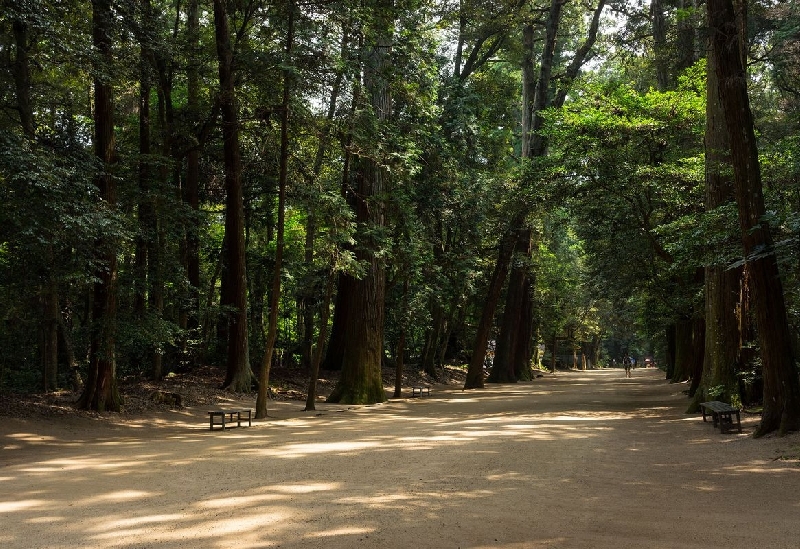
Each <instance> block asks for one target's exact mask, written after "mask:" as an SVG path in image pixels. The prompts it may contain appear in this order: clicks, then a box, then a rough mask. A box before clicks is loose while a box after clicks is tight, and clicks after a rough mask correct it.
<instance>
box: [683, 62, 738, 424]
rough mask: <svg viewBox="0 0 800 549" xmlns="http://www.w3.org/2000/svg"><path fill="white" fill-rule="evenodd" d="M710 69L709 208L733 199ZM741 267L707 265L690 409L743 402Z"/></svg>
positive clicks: (725, 140) (726, 148)
mask: <svg viewBox="0 0 800 549" xmlns="http://www.w3.org/2000/svg"><path fill="white" fill-rule="evenodd" d="M707 63H708V65H707V66H708V70H707V75H706V82H707V86H706V131H705V149H706V169H705V172H706V173H705V182H706V192H705V208H706V211H713V210H714V209H716V208H718V207H720V206H723V205H725V204H727V203H728V202H733V201H734V200H735V199H736V197H735V196H734V188H733V178H732V176H730V175H729V173H728V172H729V171H730V170H729V168H728V167H729V166H730V162H731V158H730V141H729V139H728V128H727V127H726V125H725V113H724V112H723V110H722V105H721V104H720V102H719V85H718V83H717V73H716V62H715V60H714V56H713V55H709V56H708V60H707ZM741 277H742V269H741V268H730V267H727V266H726V265H708V266H707V267H706V268H705V317H706V338H705V357H704V360H703V382H702V384H701V385H700V387H699V391H698V392H697V393H696V394H695V398H694V400H693V402H692V403H691V404H690V405H689V409H688V410H687V412H689V413H695V412H697V411H698V410H699V408H700V403H701V402H704V401H707V400H722V401H724V402H728V403H731V404H733V405H736V406H738V405H740V404H741V398H740V395H739V384H738V381H737V379H736V366H737V364H738V360H739V350H740V348H741V336H740V333H739V323H738V319H737V318H736V314H735V311H736V310H738V309H739V295H740V294H739V285H740V281H741Z"/></svg>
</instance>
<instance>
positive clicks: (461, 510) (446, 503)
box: [0, 369, 800, 549]
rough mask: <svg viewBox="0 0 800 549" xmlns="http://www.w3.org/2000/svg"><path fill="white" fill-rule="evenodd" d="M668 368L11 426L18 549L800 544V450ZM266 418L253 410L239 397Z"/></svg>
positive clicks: (6, 467)
mask: <svg viewBox="0 0 800 549" xmlns="http://www.w3.org/2000/svg"><path fill="white" fill-rule="evenodd" d="M685 388H686V386H685V385H670V384H668V383H666V382H665V381H663V380H662V373H661V372H660V371H657V370H642V369H638V370H635V371H634V373H633V378H631V379H625V378H624V373H623V372H622V370H606V371H592V372H565V373H558V374H556V375H553V376H551V375H546V376H545V377H543V378H540V379H537V380H535V381H533V382H530V383H520V384H516V385H501V386H489V387H488V388H487V389H486V390H481V391H468V392H463V391H461V390H459V389H454V388H453V387H452V386H450V387H435V386H434V388H433V390H432V394H431V396H430V397H425V398H415V399H403V400H393V401H390V402H388V403H386V404H382V405H377V406H366V407H346V406H340V405H326V404H320V405H319V407H318V410H317V411H316V412H315V413H314V412H311V413H303V412H301V411H300V410H301V409H302V403H300V402H280V403H274V404H273V405H272V407H271V409H270V413H271V414H272V416H274V417H271V418H269V419H268V420H265V421H258V422H254V425H253V426H252V427H250V428H241V429H231V430H226V431H225V432H220V431H215V432H210V431H209V428H208V421H207V414H206V412H207V409H205V408H204V409H199V408H196V409H185V410H182V411H179V412H178V411H176V412H169V413H163V412H161V413H158V414H157V416H156V420H155V422H154V423H153V422H150V423H146V422H144V421H141V420H130V419H129V420H125V421H114V420H109V419H101V420H98V419H90V418H80V417H72V418H57V419H54V420H44V419H37V420H27V421H26V420H16V419H9V418H0V419H2V420H3V421H2V425H1V426H0V446H1V447H2V452H1V453H0V547H3V548H5V549H12V548H23V547H24V548H35V547H43V548H79V547H80V548H91V549H99V548H107V547H108V548H110V547H119V548H150V547H153V548H156V547H157V548H167V549H173V548H222V549H228V548H237V549H246V548H261V547H285V548H314V547H325V548H340V547H341V548H351V547H365V548H366V547H382V548H405V547H417V548H424V547H436V548H466V547H472V548H478V547H505V548H529V547H530V548H615V549H619V548H628V547H630V548H643V547H657V548H689V547H703V548H723V547H724V548H726V549H735V548H740V547H741V548H749V549H752V548H767V547H769V548H789V547H791V548H797V547H798V546H800V537H799V534H798V524H800V465H799V463H798V456H800V437H799V436H798V435H791V436H789V437H785V438H777V437H768V438H765V439H761V440H754V439H753V438H752V437H751V436H750V434H751V433H752V430H753V427H754V425H755V423H756V421H757V417H750V416H748V417H745V418H744V420H745V421H744V424H745V433H744V434H741V435H740V434H727V435H722V434H720V433H719V432H718V431H717V430H715V429H714V428H713V427H712V426H711V424H710V423H705V424H704V423H703V421H702V419H701V418H700V417H698V416H687V415H685V414H684V413H683V412H684V409H685V406H686V397H685V396H684V395H683V394H682V393H681V391H682V390H684V389H685ZM238 404H240V405H243V406H247V407H251V406H253V403H252V402H240V403H238Z"/></svg>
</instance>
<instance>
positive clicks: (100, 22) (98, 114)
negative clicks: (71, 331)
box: [78, 0, 121, 412]
mask: <svg viewBox="0 0 800 549" xmlns="http://www.w3.org/2000/svg"><path fill="white" fill-rule="evenodd" d="M112 21H113V13H112V7H111V1H110V0H93V1H92V43H93V45H94V47H95V49H96V51H97V53H98V66H96V67H95V69H94V70H95V77H94V103H95V117H94V137H95V144H94V148H95V154H96V156H97V158H98V160H99V162H100V166H101V172H100V173H98V174H97V176H96V178H95V182H96V185H97V189H98V198H99V199H100V200H102V202H103V205H104V206H105V207H107V208H109V209H110V210H112V211H113V209H114V207H115V206H116V203H117V197H116V187H115V184H114V179H113V177H112V176H111V173H110V170H111V166H112V163H113V162H114V122H113V112H114V109H113V104H112V97H113V95H112V93H113V92H112V88H111V84H110V82H109V76H108V73H109V69H110V67H111V66H112V64H113V62H114V58H113V53H112V48H111V35H112ZM109 213H111V211H109ZM115 248H116V246H115V245H114V243H112V242H110V241H108V240H107V239H106V240H100V241H98V242H96V243H95V249H96V250H97V251H98V254H99V259H100V263H101V267H100V268H99V269H98V271H97V272H96V273H95V280H96V281H95V283H94V287H93V293H92V327H91V338H90V344H89V368H88V372H87V373H88V375H87V381H86V385H85V386H84V391H83V394H82V395H81V397H80V399H79V400H78V407H80V408H83V409H87V410H96V411H98V412H104V411H112V412H119V410H120V406H121V398H120V395H119V391H118V389H117V374H116V359H115V345H116V337H115V334H116V321H117V253H116V250H115Z"/></svg>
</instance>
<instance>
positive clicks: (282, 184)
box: [256, 2, 295, 418]
mask: <svg viewBox="0 0 800 549" xmlns="http://www.w3.org/2000/svg"><path fill="white" fill-rule="evenodd" d="M288 9H289V15H288V23H287V24H288V28H287V31H286V49H285V55H286V58H285V60H284V63H285V64H286V68H285V69H284V71H283V100H282V102H281V153H280V161H279V164H280V167H279V173H278V230H277V234H276V236H275V266H274V267H273V272H272V291H271V292H270V301H269V322H268V326H267V342H266V348H265V350H264V360H263V361H262V362H261V368H260V369H259V372H258V397H257V398H256V418H265V417H267V397H268V392H267V389H268V388H269V371H270V366H271V365H272V354H273V352H274V349H275V340H276V338H277V333H278V306H279V304H280V299H281V269H283V248H284V226H285V224H286V222H285V218H286V212H285V210H286V181H287V179H288V170H289V107H290V97H291V92H292V71H291V69H290V68H289V63H290V58H291V55H292V48H293V46H294V18H295V13H294V12H295V6H294V2H289V5H288Z"/></svg>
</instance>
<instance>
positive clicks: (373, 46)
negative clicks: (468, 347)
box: [328, 0, 395, 404]
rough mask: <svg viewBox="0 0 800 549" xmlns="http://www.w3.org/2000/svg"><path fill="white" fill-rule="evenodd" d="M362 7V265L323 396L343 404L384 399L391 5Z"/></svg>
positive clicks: (356, 185) (358, 173)
mask: <svg viewBox="0 0 800 549" xmlns="http://www.w3.org/2000/svg"><path fill="white" fill-rule="evenodd" d="M367 6H368V17H367V24H366V28H365V32H364V37H363V40H364V42H363V47H362V51H361V54H362V56H363V57H362V64H363V69H362V70H363V82H362V84H363V90H364V91H363V95H364V103H365V104H364V105H363V106H362V107H363V110H362V112H361V114H360V117H361V118H360V120H361V121H363V123H364V125H365V126H364V130H367V132H366V134H367V135H366V136H363V137H366V140H365V141H364V142H363V143H359V145H361V146H363V147H364V149H363V151H364V152H363V153H362V154H359V155H357V156H356V157H355V158H354V166H353V175H352V180H351V185H352V188H351V191H352V193H353V196H354V200H355V202H356V206H355V210H356V223H357V225H358V227H359V229H358V233H357V236H356V238H357V240H358V245H357V247H356V258H357V259H358V260H359V261H361V262H363V264H364V266H365V268H364V274H363V276H362V277H360V278H358V279H353V280H352V281H351V287H350V291H348V293H347V294H346V299H348V300H349V303H348V304H347V310H348V315H347V325H346V328H345V331H346V335H345V342H346V343H345V347H344V352H343V355H342V373H341V376H340V378H339V381H338V382H337V384H336V387H335V388H334V389H333V392H332V393H331V395H330V396H329V397H328V400H329V401H330V402H342V403H348V404H371V403H375V402H383V401H385V400H386V393H385V391H384V389H383V378H382V375H381V366H382V363H383V339H384V338H383V333H384V300H385V295H386V266H385V259H384V257H383V254H382V253H381V248H382V247H383V246H385V245H386V244H385V243H384V242H382V230H383V227H384V226H385V200H386V196H385V195H386V193H388V192H389V186H388V184H389V172H388V170H387V168H386V165H385V164H384V162H385V160H386V159H385V158H382V156H383V155H382V154H381V153H380V147H376V145H378V144H379V143H380V140H381V138H382V137H381V130H380V128H381V127H382V125H384V124H387V123H388V122H389V121H390V120H391V115H392V97H391V92H390V84H391V81H390V78H391V47H392V40H393V32H392V29H393V25H394V11H395V7H394V4H393V3H392V2H391V1H390V0H374V1H372V2H369V3H368V5H367ZM364 130H361V131H364ZM369 140H372V143H370V142H369ZM367 151H369V153H368V152H367ZM348 277H349V275H345V278H348ZM350 278H352V277H350Z"/></svg>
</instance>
